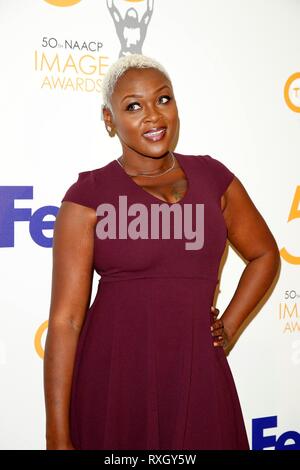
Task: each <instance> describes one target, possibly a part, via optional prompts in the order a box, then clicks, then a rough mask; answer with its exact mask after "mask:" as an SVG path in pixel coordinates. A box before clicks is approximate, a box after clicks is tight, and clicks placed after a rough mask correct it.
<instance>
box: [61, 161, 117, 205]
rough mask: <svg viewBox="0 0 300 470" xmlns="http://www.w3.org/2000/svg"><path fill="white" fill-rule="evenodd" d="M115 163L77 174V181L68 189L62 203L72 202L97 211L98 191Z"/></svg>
mask: <svg viewBox="0 0 300 470" xmlns="http://www.w3.org/2000/svg"><path fill="white" fill-rule="evenodd" d="M112 163H113V161H111V162H109V163H107V164H105V165H103V166H101V167H99V168H94V169H91V170H82V171H80V172H78V173H77V180H76V181H73V183H72V184H71V185H70V186H69V187H68V189H67V191H66V192H65V195H64V197H63V198H62V199H61V202H64V201H70V202H75V203H77V204H81V205H83V206H87V207H90V208H93V209H96V208H97V206H98V200H97V194H96V189H97V188H99V185H100V186H101V181H102V182H105V181H106V179H107V176H109V172H110V169H111V166H112Z"/></svg>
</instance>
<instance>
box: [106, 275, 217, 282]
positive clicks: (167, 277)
mask: <svg viewBox="0 0 300 470" xmlns="http://www.w3.org/2000/svg"><path fill="white" fill-rule="evenodd" d="M138 279H200V280H201V279H202V280H205V281H211V282H218V279H214V278H210V277H206V276H135V277H128V278H126V279H125V278H124V279H116V278H108V277H106V276H102V277H101V278H100V279H99V282H120V281H136V280H138Z"/></svg>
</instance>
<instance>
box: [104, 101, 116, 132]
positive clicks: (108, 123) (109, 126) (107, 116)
mask: <svg viewBox="0 0 300 470" xmlns="http://www.w3.org/2000/svg"><path fill="white" fill-rule="evenodd" d="M102 119H103V121H104V123H105V127H106V130H107V132H108V134H109V136H110V137H114V136H115V135H116V129H115V125H114V122H113V117H112V113H111V110H110V109H108V108H106V107H105V106H104V105H102Z"/></svg>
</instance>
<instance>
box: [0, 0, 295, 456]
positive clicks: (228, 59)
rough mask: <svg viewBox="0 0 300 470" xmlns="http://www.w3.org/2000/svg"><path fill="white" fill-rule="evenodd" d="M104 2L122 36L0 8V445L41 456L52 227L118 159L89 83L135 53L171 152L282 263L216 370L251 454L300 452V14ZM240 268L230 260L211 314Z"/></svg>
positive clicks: (87, 3) (201, 0)
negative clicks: (156, 68)
mask: <svg viewBox="0 0 300 470" xmlns="http://www.w3.org/2000/svg"><path fill="white" fill-rule="evenodd" d="M111 2H112V0H111V1H110V2H109V4H110V3H111ZM113 3H114V5H115V8H116V11H117V12H118V15H120V16H119V18H120V22H119V26H118V27H117V25H115V24H114V21H113V19H112V16H111V15H110V12H109V8H108V5H107V3H106V0H77V1H72V0H67V1H63V0H48V1H46V0H22V1H20V0H9V1H8V0H0V57H1V59H0V60H1V75H0V79H1V87H0V126H1V139H0V151H1V174H0V256H1V262H0V275H1V298H0V301H1V306H0V307H1V318H0V380H1V397H2V398H1V401H0V414H1V420H0V447H1V449H43V448H45V438H44V436H45V416H44V399H43V377H42V367H43V364H42V361H43V346H44V341H45V335H46V327H47V324H46V323H45V322H46V321H47V318H48V314H49V306H50V291H51V269H52V252H51V238H52V235H53V221H54V219H55V214H56V211H57V208H58V207H59V206H60V200H61V198H62V197H63V195H64V194H65V191H66V190H67V188H68V187H69V186H70V185H71V184H72V183H73V182H74V181H76V180H77V176H78V172H79V171H85V170H89V169H94V168H99V167H101V166H103V165H105V164H106V163H108V162H110V161H111V160H112V159H115V158H117V157H118V156H120V154H121V153H120V151H121V147H120V145H119V142H118V141H117V140H116V139H110V138H109V137H108V136H107V134H106V132H105V129H104V125H103V121H101V116H100V106H101V94H100V90H101V81H102V79H103V76H104V74H105V73H106V70H107V66H109V65H110V64H111V63H112V62H114V61H115V60H116V59H117V58H118V57H119V53H120V51H121V50H123V51H124V50H125V49H126V47H127V48H128V47H129V48H130V47H131V49H130V51H131V52H132V51H138V50H139V49H138V48H139V47H140V48H141V50H142V52H143V53H144V54H146V55H150V56H153V57H154V58H156V59H157V60H159V61H160V62H161V63H162V64H163V65H164V66H165V67H166V68H167V70H168V71H169V73H170V75H171V77H172V79H173V85H174V89H175V94H176V98H177V103H178V107H179V111H180V120H181V135H180V139H179V142H178V145H177V148H176V150H177V151H178V152H181V153H185V154H203V155H204V154H209V155H211V156H213V157H215V158H217V159H219V160H221V161H222V162H223V163H224V164H225V165H227V166H228V167H229V168H230V169H231V170H232V171H233V172H234V173H235V174H236V175H237V176H238V177H239V178H240V180H241V181H242V182H243V184H244V185H245V187H246V189H247V190H248V192H249V194H250V196H251V197H252V199H253V201H254V203H255V204H256V206H257V208H258V209H259V210H260V212H261V213H262V215H263V217H264V218H265V220H266V222H267V223H268V225H269V227H270V229H271V230H272V232H273V234H274V236H275V238H276V240H277V242H278V245H279V247H280V249H281V250H282V268H281V273H280V277H279V280H278V282H277V284H276V287H275V289H274V291H273V292H272V294H271V296H270V297H269V298H268V300H267V301H266V303H265V304H264V305H263V307H262V308H261V309H260V310H259V312H258V314H257V315H256V316H255V318H254V319H253V321H252V322H251V323H250V325H249V326H248V327H247V328H246V330H245V331H244V332H243V334H242V335H241V336H240V338H239V341H238V342H237V343H236V345H235V347H234V348H233V349H232V351H231V353H230V354H229V356H228V360H229V363H230V365H231V368H232V372H233V375H234V378H235V382H236V386H237V389H238V393H239V396H240V401H241V405H242V408H243V413H244V418H245V423H246V427H247V432H248V437H249V442H250V444H251V446H252V442H253V447H254V448H271V449H272V448H273V449H274V448H275V447H276V448H282V447H284V445H286V446H287V445H291V446H292V447H293V448H297V449H300V409H299V404H298V400H299V395H300V383H299V369H300V336H299V332H300V320H299V317H300V310H299V301H298V299H297V298H299V296H300V282H299V269H300V246H299V228H300V225H299V224H300V221H299V218H300V206H299V203H300V172H299V148H300V145H299V125H300V114H299V112H300V72H299V69H300V63H299V58H300V29H299V20H300V2H299V1H297V0H243V1H242V0H227V1H223V0H189V1H187V0H185V1H181V0H178V1H176V2H174V1H173V0H155V2H154V5H152V3H153V2H152V1H149V0H148V1H147V0H139V1H128V0H115V1H114V2H113ZM59 4H60V5H59ZM62 4H64V5H65V6H61V5H62ZM66 4H69V6H66ZM72 4H73V5H72ZM147 6H148V8H149V9H150V10H151V9H152V16H151V18H148V24H147V25H146V26H147V28H146V26H145V24H144V19H143V14H144V12H145V11H146V9H147ZM130 8H134V10H135V12H134V11H133V10H131V11H130V12H129V9H130ZM126 12H127V13H126ZM128 12H129V13H128ZM126 15H127V16H126ZM130 20H131V22H130ZM134 23H135V24H134ZM146 29H147V30H146ZM118 33H119V37H118ZM143 33H146V36H145V38H144V41H141V39H142V35H143ZM121 40H122V41H123V46H121ZM66 41H67V42H66ZM68 44H69V46H68ZM69 47H73V48H69ZM14 208H15V209H14ZM37 211H38V212H37ZM297 219H298V220H297ZM47 221H48V223H47ZM243 269H244V263H243V261H242V260H241V259H240V258H239V256H238V255H237V254H236V252H235V251H234V250H232V249H231V248H229V252H228V258H227V262H226V264H225V267H224V269H223V274H222V279H221V286H220V288H221V293H220V295H219V298H218V303H217V306H218V308H219V309H220V310H221V311H222V310H224V308H225V307H226V305H227V303H228V302H229V301H230V299H231V296H232V295H233V293H234V291H235V288H236V284H237V282H238V280H239V277H240V275H241V273H242V270H243ZM97 283H98V278H97V277H96V276H95V278H94V294H95V289H96V286H97Z"/></svg>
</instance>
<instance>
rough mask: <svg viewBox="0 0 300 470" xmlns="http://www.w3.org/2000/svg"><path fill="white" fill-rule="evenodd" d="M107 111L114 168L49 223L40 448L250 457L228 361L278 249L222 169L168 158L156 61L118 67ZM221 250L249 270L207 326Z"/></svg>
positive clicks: (82, 176) (73, 196) (131, 59)
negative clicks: (234, 452) (116, 145)
mask: <svg viewBox="0 0 300 470" xmlns="http://www.w3.org/2000/svg"><path fill="white" fill-rule="evenodd" d="M103 100H104V108H103V116H104V121H105V125H106V129H107V131H108V133H109V135H110V136H114V135H117V136H118V138H119V140H120V143H121V146H122V156H120V157H119V158H117V159H114V160H112V161H111V162H110V163H108V164H106V165H105V166H102V167H100V168H98V169H95V170H89V171H84V172H81V173H79V177H78V180H77V181H76V182H75V183H74V184H73V185H72V186H71V187H70V188H69V189H68V190H67V192H66V194H65V196H64V198H63V199H62V205H61V208H60V210H59V214H58V216H57V220H56V224H55V232H54V245H53V280H52V298H51V307H50V318H49V326H48V335H47V340H46V346H45V400H46V414H47V430H46V438H47V449H116V450H120V449H249V444H248V440H247V435H246V431H245V425H244V421H243V417H242V412H241V407H240V403H239V399H238V395H237V392H236V389H235V385H234V380H233V377H232V375H231V371H230V368H229V365H228V362H227V359H226V355H225V351H224V348H226V346H228V345H230V343H231V342H232V340H233V338H234V336H235V335H236V333H237V332H238V330H239V329H240V327H241V325H242V323H243V321H244V320H245V319H246V317H247V316H248V315H249V313H250V312H251V311H252V310H253V309H254V307H255V306H256V305H257V304H258V302H259V301H260V300H261V299H262V297H263V296H264V294H265V293H266V291H267V290H268V288H269V286H270V285H271V283H272V281H273V279H274V277H275V275H276V273H277V270H278V267H279V254H278V247H277V244H276V241H275V240H274V237H273V236H272V234H271V233H270V230H269V229H268V227H267V225H266V223H265V221H264V219H263V218H262V216H261V215H260V213H259V212H258V210H257V209H256V208H255V206H254V204H253V202H252V201H251V199H250V197H249V196H248V194H247V192H246V190H245V189H244V187H243V185H242V183H241V182H240V180H239V179H238V178H237V177H236V176H235V175H234V174H233V173H232V172H231V171H230V170H229V169H228V168H227V167H226V166H225V165H224V164H222V163H221V162H220V161H219V160H217V159H215V158H212V157H211V156H209V155H202V156H201V155H182V154H179V153H174V151H173V150H174V147H175V145H176V140H177V138H178V129H179V118H178V111H177V107H176V101H175V97H174V91H173V88H172V83H171V80H170V77H169V75H168V73H167V72H166V70H165V69H164V68H163V67H162V66H161V65H160V64H159V63H158V62H156V61H155V60H152V59H151V58H148V57H145V56H142V55H137V54H134V55H131V56H126V57H123V58H121V59H119V60H118V61H117V62H116V63H115V64H113V65H112V66H111V68H110V70H109V71H108V73H107V75H106V76H105V79H104V82H103ZM158 208H161V213H160V212H159V211H158ZM193 211H194V212H193ZM195 212H196V215H195ZM157 214H160V215H161V219H159V218H157ZM155 215H156V217H155ZM195 220H196V223H195ZM159 222H161V226H159V227H158V224H159ZM163 224H164V227H162V225H163ZM195 225H196V231H195V230H194V231H193V230H192V227H195ZM175 232H176V235H175ZM193 236H194V237H193ZM192 238H195V240H194V242H191V241H190V240H191V239H192ZM227 238H228V239H229V241H230V242H231V243H232V245H233V246H234V247H235V248H236V249H237V250H238V251H239V252H240V254H241V255H242V256H243V257H244V258H245V259H246V260H247V261H248V263H247V265H246V267H245V270H244V272H243V274H242V276H241V279H240V282H239V283H238V286H237V289H236V291H235V293H234V296H233V298H232V300H231V302H230V303H229V305H228V306H227V308H226V310H225V311H224V313H223V314H222V316H221V318H219V319H217V315H218V313H219V312H218V310H217V309H216V310H213V307H212V304H213V298H214V293H215V289H216V287H217V285H218V269H219V265H220V260H221V257H222V254H223V252H224V248H225V245H226V239H227ZM94 271H97V273H98V274H100V276H101V279H100V280H99V286H98V291H97V295H96V297H95V300H94V302H93V304H92V305H91V306H89V304H90V299H91V288H92V278H93V272H94ZM211 313H212V315H211Z"/></svg>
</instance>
